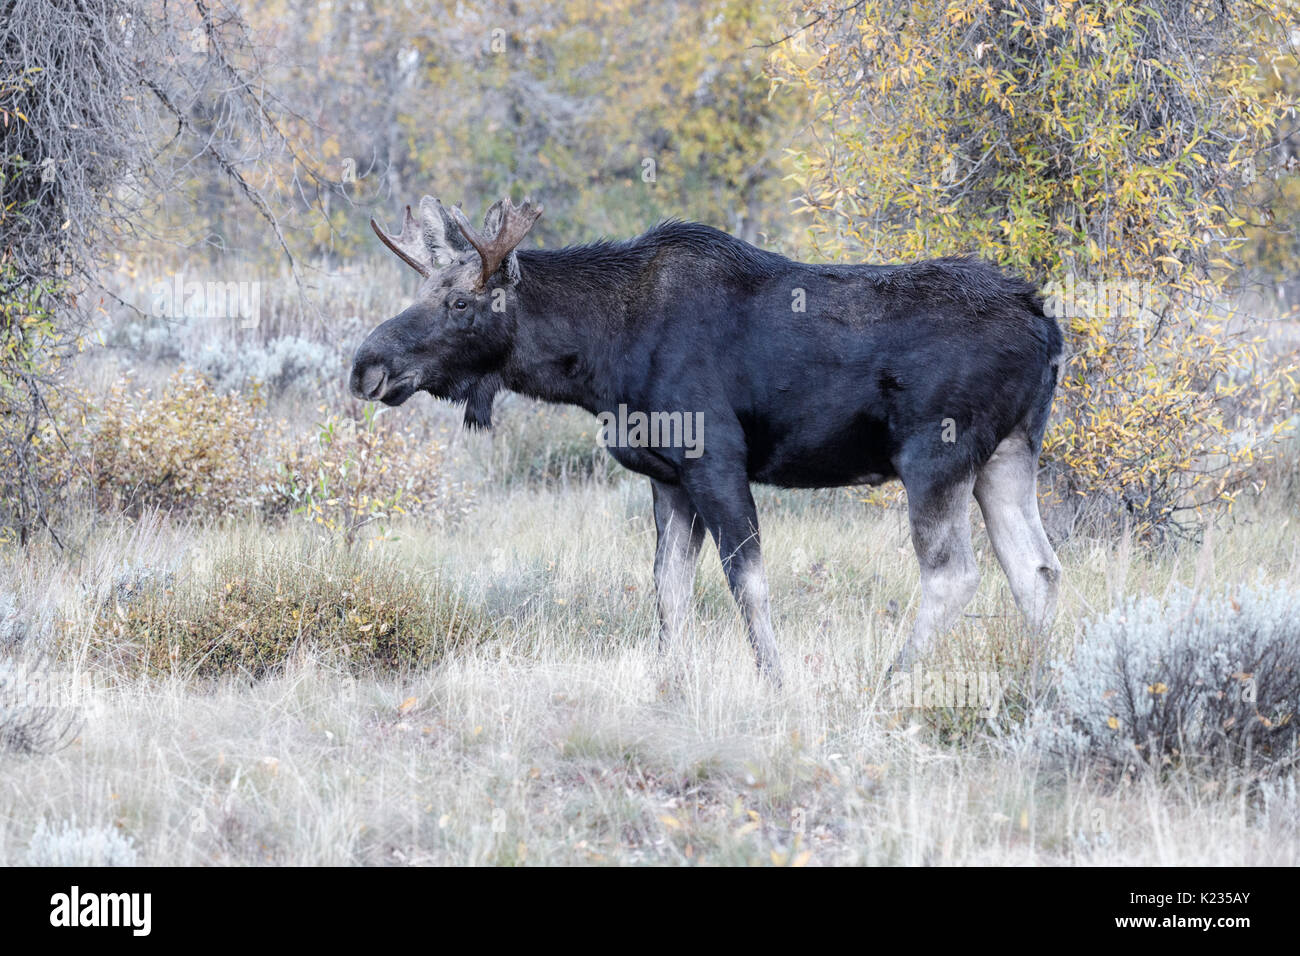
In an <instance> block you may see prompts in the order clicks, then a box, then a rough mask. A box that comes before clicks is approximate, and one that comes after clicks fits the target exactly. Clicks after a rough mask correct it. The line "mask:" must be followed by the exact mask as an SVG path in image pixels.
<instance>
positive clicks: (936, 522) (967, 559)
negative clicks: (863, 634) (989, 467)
mask: <svg viewBox="0 0 1300 956" xmlns="http://www.w3.org/2000/svg"><path fill="white" fill-rule="evenodd" d="M974 483H975V479H974V477H971V478H964V479H960V480H959V481H957V482H956V483H955V484H952V485H949V486H948V487H946V488H933V489H932V488H924V489H914V488H909V489H908V490H907V516H908V521H909V522H910V524H911V528H912V547H913V549H915V551H916V558H917V561H918V562H919V563H920V565H921V609H920V610H919V611H918V612H917V614H916V623H915V624H914V625H913V626H912V633H911V635H910V636H909V637H908V639H907V643H906V644H904V645H903V649H902V651H901V652H900V653H899V655H898V659H897V660H896V661H895V662H894V669H896V670H910V669H911V667H912V664H913V663H915V662H916V660H917V659H918V658H919V657H920V656H921V655H922V654H924V653H925V651H926V649H927V648H928V647H929V645H930V642H931V641H932V640H933V639H934V638H935V637H936V636H938V635H940V634H943V633H944V632H946V631H947V630H948V629H949V628H950V627H952V625H953V623H954V622H955V621H956V620H957V616H958V615H959V614H961V611H962V608H964V607H965V606H966V605H967V604H969V603H970V599H971V598H973V597H974V596H975V591H976V589H977V588H978V587H979V581H980V575H979V568H978V567H977V566H976V564H975V553H974V551H972V550H971V543H970V495H971V487H972V486H973V485H974Z"/></svg>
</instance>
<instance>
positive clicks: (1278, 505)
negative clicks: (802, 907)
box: [0, 439, 1300, 865]
mask: <svg viewBox="0 0 1300 956" xmlns="http://www.w3.org/2000/svg"><path fill="white" fill-rule="evenodd" d="M474 440H475V441H478V440H479V439H474ZM643 485H644V483H643V482H639V481H632V480H627V481H623V480H614V481H609V482H595V483H580V482H574V483H568V484H566V485H565V486H564V487H562V488H552V489H549V490H538V489H535V488H530V487H528V486H526V485H523V484H515V485H511V486H509V487H506V488H498V490H497V491H495V492H492V491H490V490H487V491H485V497H484V499H483V500H482V501H481V502H480V505H479V509H478V511H477V514H476V515H475V516H474V518H472V519H471V521H470V522H469V523H468V524H467V525H464V526H461V527H459V528H457V527H455V526H452V527H448V528H420V527H418V526H410V527H407V528H406V529H405V532H404V534H403V535H402V536H400V537H399V538H398V540H395V541H388V542H385V543H384V544H382V545H380V546H378V548H377V549H376V550H375V551H374V552H369V553H366V554H363V555H362V556H361V557H359V558H356V559H355V560H358V561H362V562H369V565H368V566H369V567H370V568H371V570H372V572H373V573H375V574H381V573H383V569H384V567H385V566H386V562H397V563H399V564H400V565H402V566H404V567H407V568H410V569H412V570H413V571H415V570H418V571H419V573H420V574H427V575H431V576H434V577H436V578H437V579H438V580H440V581H443V582H448V583H449V586H454V589H455V590H456V593H457V594H458V596H459V597H458V600H459V601H461V602H462V603H463V606H464V607H466V608H470V609H472V610H473V613H474V614H475V615H478V616H479V619H481V620H482V621H483V622H484V625H483V626H484V627H485V628H487V629H488V631H489V633H487V634H485V635H484V636H485V638H486V639H485V640H483V641H481V642H477V643H466V644H464V645H462V646H459V647H457V648H456V649H455V650H454V652H451V653H448V654H447V655H445V656H444V657H443V659H442V660H441V661H440V662H439V663H437V664H436V665H434V666H432V667H426V668H421V669H416V670H408V671H406V672H390V671H383V670H376V671H366V672H362V673H361V674H360V675H359V676H358V675H356V674H355V673H354V672H353V670H352V669H351V668H347V667H342V666H337V665H336V664H334V663H331V662H330V660H329V658H328V657H327V656H324V655H315V654H312V653H301V654H298V655H296V656H295V657H294V659H293V661H292V662H291V663H290V664H289V665H288V666H287V667H286V668H284V669H281V670H278V671H276V672H274V673H272V674H271V675H270V676H268V677H265V678H263V679H261V680H251V679H249V678H248V677H247V676H243V677H238V676H237V677H232V678H226V679H222V680H217V681H210V680H209V681H204V680H198V679H195V678H193V677H187V678H181V677H174V676H170V677H152V678H141V677H138V676H130V677H128V676H124V675H123V674H122V673H121V672H119V671H116V670H113V669H106V668H105V667H104V666H103V665H102V662H101V660H100V658H99V657H97V656H96V655H95V654H92V653H90V651H91V650H92V649H93V647H94V646H95V641H96V640H102V638H103V633H102V630H100V628H102V626H103V625H102V623H97V622H102V618H103V614H104V610H105V608H106V607H109V606H111V603H112V601H113V600H114V597H113V595H114V585H113V581H114V576H115V575H116V574H118V573H119V572H118V569H119V568H120V567H121V566H123V565H126V566H151V567H158V568H163V569H166V570H168V571H171V572H172V573H173V574H174V575H175V576H176V580H177V582H186V581H188V582H191V583H194V582H198V583H203V582H207V583H212V582H213V581H215V580H217V578H218V577H219V576H220V575H224V574H227V573H228V572H227V571H222V570H221V569H222V568H228V567H229V565H230V563H231V561H233V560H242V561H244V562H246V563H256V561H257V560H258V557H259V555H265V554H271V553H275V554H283V553H287V552H295V551H296V552H300V553H302V554H306V555H312V554H316V555H319V556H320V558H319V560H320V561H322V562H328V561H333V560H336V557H330V555H331V551H330V550H329V549H322V548H321V547H320V546H319V545H318V544H317V540H318V539H316V538H314V537H312V535H314V534H317V532H313V531H311V530H310V529H306V528H304V527H302V526H299V525H288V526H281V527H279V528H267V527H260V526H259V527H254V526H242V527H232V526H226V527H214V528H209V529H204V528H186V527H174V526H171V525H168V524H167V523H165V522H158V521H156V520H146V521H145V522H143V523H123V524H120V525H114V526H109V527H106V528H102V529H101V530H99V531H98V532H96V533H95V534H93V535H92V536H91V537H90V544H89V545H88V547H87V550H86V551H85V552H84V553H83V554H82V555H81V556H80V557H79V558H76V559H72V558H68V557H57V556H54V555H45V556H41V555H32V556H29V557H28V558H27V559H26V560H25V561H24V563H22V564H11V565H9V566H6V567H4V568H3V569H0V584H4V582H6V581H7V582H8V586H9V587H10V588H11V589H12V590H16V591H17V592H18V594H19V597H20V599H21V600H22V601H23V602H25V605H26V606H33V607H34V606H37V605H39V606H41V607H46V608H49V607H55V608H57V609H58V610H57V613H56V614H54V617H55V618H57V620H55V621H54V622H53V624H54V625H57V626H55V627H54V632H59V631H62V632H63V633H64V634H65V635H66V636H65V639H64V640H65V643H64V645H63V649H62V654H61V657H60V662H59V665H58V668H57V670H56V671H55V672H54V673H52V674H51V680H52V682H53V684H54V686H55V687H56V688H57V691H58V693H57V695H56V696H58V697H59V699H60V701H61V703H62V704H63V705H64V706H66V707H70V708H76V709H77V710H78V711H79V713H80V716H81V717H82V723H81V730H80V733H79V735H78V736H77V737H76V739H75V740H74V741H73V742H72V744H71V745H70V746H67V747H66V748H64V749H62V750H59V751H57V752H55V753H52V754H47V755H43V756H34V757H19V756H15V755H0V784H3V786H0V820H2V821H3V822H0V863H6V864H7V863H16V862H18V863H20V862H25V861H26V860H27V858H28V847H29V844H30V842H31V839H32V836H33V834H34V833H35V831H36V829H37V826H38V823H39V822H40V821H41V820H43V819H44V820H46V821H48V822H49V824H51V825H53V824H56V823H57V822H59V821H62V820H65V819H72V818H74V817H75V819H76V820H77V822H78V825H80V826H84V827H91V828H96V827H97V828H104V827H109V828H114V829H116V830H117V831H118V832H120V833H122V834H124V835H126V836H128V837H129V838H130V839H131V841H132V843H133V845H134V847H135V848H136V849H137V850H138V862H140V863H142V864H183V865H185V864H262V863H285V864H288V863H293V864H352V863H365V864H411V863H451V864H467V863H490V864H510V863H521V862H522V863H579V864H581V863H613V864H635V863H664V864H769V863H778V864H786V863H809V864H833V863H873V864H876V863H880V864H886V863H888V864H1101V863H1106V864H1138V863H1146V864H1257V863H1271V864H1295V863H1297V862H1300V840H1297V835H1298V834H1297V823H1296V820H1297V818H1298V817H1300V814H1298V813H1297V810H1300V807H1298V806H1297V801H1296V796H1295V790H1294V780H1293V779H1290V780H1285V779H1284V780H1283V781H1282V782H1280V783H1277V784H1269V785H1268V786H1257V787H1253V788H1252V787H1243V786H1241V785H1240V782H1239V781H1236V780H1232V779H1229V778H1226V777H1224V778H1215V777H1207V776H1194V775H1190V774H1186V775H1178V774H1176V775H1173V776H1169V777H1166V778H1164V779H1145V780H1136V781H1128V782H1124V783H1122V784H1120V785H1118V786H1117V785H1115V784H1112V783H1106V782H1105V781H1103V780H1101V779H1100V778H1097V777H1095V776H1093V775H1091V774H1090V773H1089V772H1088V770H1087V768H1075V769H1070V768H1055V767H1050V766H1048V765H1046V764H1044V763H1042V762H1040V757H1039V755H1038V754H1037V753H1036V752H1035V751H1034V750H1033V749H1032V748H1031V747H1028V746H1026V745H1024V744H1020V743H1016V742H1015V740H1016V738H1015V736H1014V733H1012V732H1013V731H1014V728H1015V722H1016V719H1017V717H1018V714H1017V710H1016V702H1017V701H1020V702H1021V703H1022V704H1023V703H1024V702H1026V701H1028V700H1029V699H1030V698H1031V697H1032V696H1033V695H1034V694H1035V693H1038V692H1039V691H1041V687H1036V686H1035V680H1036V679H1041V677H1042V674H1043V673H1044V665H1045V664H1046V663H1048V662H1050V661H1051V660H1052V659H1054V658H1056V657H1059V656H1060V655H1062V654H1064V653H1067V652H1068V649H1069V647H1070V646H1071V644H1072V642H1073V641H1074V639H1075V635H1076V633H1077V629H1078V626H1079V623H1080V622H1081V621H1082V620H1083V619H1084V618H1085V617H1087V616H1088V615H1091V614H1093V613H1098V612H1101V611H1104V610H1106V609H1108V608H1109V607H1111V606H1112V605H1113V603H1114V602H1115V601H1116V599H1117V598H1118V597H1120V596H1121V595H1124V594H1128V593H1138V592H1142V593H1155V594H1160V593H1163V591H1164V590H1165V589H1166V588H1168V587H1169V585H1170V583H1171V582H1173V581H1181V582H1184V583H1195V584H1200V585H1209V584H1222V583H1225V582H1231V581H1244V580H1248V579H1251V580H1253V579H1254V577H1255V575H1256V574H1257V573H1258V574H1262V575H1264V576H1265V578H1267V579H1270V580H1280V581H1289V582H1293V583H1300V554H1297V550H1298V548H1300V545H1298V544H1297V535H1295V533H1294V528H1292V527H1291V526H1290V520H1291V519H1290V518H1289V517H1288V516H1287V514H1286V512H1285V503H1284V502H1282V501H1280V500H1276V501H1272V502H1269V501H1265V502H1262V503H1256V504H1255V505H1253V506H1251V508H1250V509H1248V510H1246V511H1243V512H1242V513H1241V514H1240V515H1239V517H1238V520H1237V522H1236V523H1235V525H1234V526H1233V527H1231V528H1228V529H1225V530H1222V531H1220V532H1217V533H1216V534H1214V535H1213V536H1212V537H1211V538H1210V539H1208V541H1207V542H1206V544H1205V546H1203V547H1201V548H1191V549H1187V550H1185V551H1183V552H1181V553H1174V552H1169V553H1164V554H1162V555H1159V556H1154V557H1153V556H1149V555H1145V554H1143V553H1142V552H1140V551H1138V550H1135V549H1134V548H1132V547H1130V546H1129V545H1128V544H1126V543H1125V542H1123V541H1120V542H1114V541H1103V540H1087V539H1082V538H1080V539H1076V540H1074V541H1072V542H1070V543H1068V544H1067V545H1066V546H1065V547H1064V548H1063V549H1062V555H1061V557H1062V561H1063V563H1064V565H1065V569H1066V572H1065V573H1066V578H1065V580H1066V587H1065V593H1064V597H1063V604H1062V609H1061V617H1060V621H1059V624H1058V627H1057V628H1056V631H1055V634H1054V637H1053V639H1052V641H1051V642H1050V644H1049V645H1048V646H1042V645H1040V644H1038V643H1036V642H1033V641H1031V640H1029V639H1028V638H1027V637H1026V635H1025V634H1024V633H1023V631H1022V630H1021V628H1020V625H1019V621H1018V619H1017V618H1016V617H1015V615H1014V611H1013V609H1012V607H1011V605H1010V599H1009V596H1008V592H1007V590H1006V586H1005V580H1004V579H1003V577H1002V575H1001V573H1000V572H999V571H998V570H997V569H996V566H995V565H994V564H993V562H992V559H991V557H990V556H989V554H988V552H989V549H988V547H987V543H986V542H985V541H984V539H983V533H982V531H980V532H979V533H978V535H977V550H981V551H982V552H983V553H982V555H981V566H982V568H983V570H984V577H983V582H982V585H981V588H980V592H979V595H978V597H977V599H976V601H975V602H974V604H973V605H972V606H971V608H970V616H968V617H967V618H966V619H965V620H964V621H963V622H962V624H961V625H960V626H959V628H958V630H957V632H955V633H954V635H953V636H952V637H951V639H950V640H949V642H948V644H947V645H946V648H945V649H944V650H943V651H941V652H940V653H939V656H938V657H936V659H935V660H934V661H933V662H932V666H934V667H948V668H966V667H971V666H991V667H993V668H995V669H996V672H997V673H998V675H999V677H1000V679H1001V680H1002V681H1003V682H1004V684H1005V685H1006V686H1008V687H1009V688H1011V690H1012V693H1010V694H1009V695H1008V706H1004V708H1003V710H1002V712H1001V713H1000V715H999V718H998V719H997V720H996V721H995V722H994V723H993V724H992V725H990V724H989V723H988V722H986V721H983V720H981V719H978V718H976V717H975V716H974V715H973V713H972V712H971V711H970V710H961V711H954V710H951V709H948V710H920V711H897V710H891V709H889V708H888V707H886V706H884V701H883V699H882V696H881V688H880V687H879V681H880V676H881V673H882V670H883V667H884V664H885V663H886V662H887V661H888V659H889V658H890V655H891V653H892V651H893V649H894V648H895V646H896V645H897V643H898V642H899V641H900V640H901V638H902V635H903V633H904V630H905V628H906V626H907V625H908V623H909V622H910V618H911V614H912V613H913V612H914V610H915V605H916V601H917V597H918V595H917V573H916V568H915V561H914V559H913V558H912V556H911V551H910V545H909V542H908V538H907V533H906V523H905V519H904V516H903V514H902V513H901V512H896V511H879V510H867V509H865V508H864V507H863V506H861V505H857V504H855V503H853V502H852V501H851V499H850V498H849V497H848V496H846V495H843V494H839V493H834V492H828V493H818V494H799V495H793V494H792V495H784V494H775V493H765V494H763V495H761V496H760V509H761V512H762V514H763V517H764V519H765V521H766V525H765V538H764V544H765V549H766V552H767V559H768V565H769V575H770V578H771V586H772V593H773V598H774V605H775V615H776V624H777V627H778V632H779V636H780V642H781V645H782V648H783V652H784V655H785V663H786V668H787V681H786V684H785V686H784V688H783V689H782V690H780V691H775V690H773V689H772V688H771V687H769V686H767V685H765V684H764V683H762V682H761V681H760V680H759V679H758V678H757V677H756V676H755V674H754V671H753V667H752V663H751V660H750V657H749V651H748V647H747V645H746V643H745V641H744V639H743V636H742V632H741V629H740V626H739V622H738V620H737V616H736V613H735V611H734V608H733V606H732V603H731V601H730V598H729V596H728V595H727V593H726V589H725V586H724V583H723V580H722V576H721V573H720V570H719V568H718V562H717V558H716V556H715V555H712V554H707V553H706V556H705V559H704V561H703V562H702V566H701V575H700V581H699V584H698V585H697V591H696V605H697V620H698V623H697V627H696V634H695V635H694V636H693V638H692V639H691V640H690V642H689V643H688V644H686V645H685V646H683V647H682V648H681V653H679V654H676V655H674V656H673V657H672V658H671V659H669V660H667V661H665V660H662V659H661V658H660V657H659V656H658V654H657V653H656V651H655V635H656V625H655V613H654V601H653V584H652V579H651V554H652V549H653V525H652V523H651V521H650V518H649V495H648V491H647V489H646V488H645V487H643ZM307 573H310V572H307ZM178 586H179V584H178ZM991 729H993V730H998V731H1000V733H1001V734H1002V736H997V735H996V734H994V733H992V732H991ZM1288 787H1289V788H1290V789H1288Z"/></svg>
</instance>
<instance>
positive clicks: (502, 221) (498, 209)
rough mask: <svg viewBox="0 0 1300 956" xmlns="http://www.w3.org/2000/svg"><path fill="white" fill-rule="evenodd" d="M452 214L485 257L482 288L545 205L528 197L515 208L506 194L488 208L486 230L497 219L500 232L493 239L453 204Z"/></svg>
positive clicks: (479, 253) (481, 256) (481, 257)
mask: <svg viewBox="0 0 1300 956" xmlns="http://www.w3.org/2000/svg"><path fill="white" fill-rule="evenodd" d="M451 214H452V215H453V216H455V217H456V224H457V225H458V226H460V231H461V232H462V233H464V235H465V239H466V241H467V242H468V243H469V244H470V245H471V246H473V247H474V248H475V249H477V250H478V255H479V258H480V259H482V260H483V273H482V275H481V276H480V277H479V283H478V284H479V288H483V287H484V286H486V285H487V283H488V279H490V278H492V274H493V273H494V272H496V271H497V269H499V268H501V263H503V262H505V261H506V259H507V258H508V257H509V255H510V253H512V252H514V249H515V246H517V245H519V243H521V242H522V241H523V239H524V236H526V235H528V230H530V229H532V228H533V223H535V222H537V219H538V217H539V216H541V214H542V206H541V204H540V203H539V204H538V205H536V206H534V205H533V203H532V200H529V199H525V200H524V201H523V203H521V204H520V205H519V206H518V207H516V206H515V205H513V204H512V203H511V202H510V197H509V196H507V197H505V198H504V199H502V200H501V201H500V202H498V203H496V204H495V205H494V206H493V207H492V208H491V209H489V210H488V214H487V218H486V220H485V221H484V223H483V226H484V229H485V230H488V231H490V230H491V228H492V226H493V225H494V222H493V220H494V218H495V219H496V220H497V222H496V225H497V234H496V236H495V237H493V238H491V239H488V238H486V237H484V236H483V235H481V234H480V233H479V232H477V231H476V230H475V229H474V227H473V226H471V225H470V224H469V220H468V219H466V218H465V214H464V213H463V212H461V210H460V207H458V206H453V207H452V210H451ZM494 214H495V216H494ZM398 254H399V255H400V253H398Z"/></svg>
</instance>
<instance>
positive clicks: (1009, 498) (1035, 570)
mask: <svg viewBox="0 0 1300 956" xmlns="http://www.w3.org/2000/svg"><path fill="white" fill-rule="evenodd" d="M975 498H976V500H977V501H979V504H980V511H981V512H982V513H983V515H984V524H985V526H986V527H987V528H988V533H989V540H990V541H992V542H993V550H994V552H995V553H996V554H997V556H998V563H999V564H1001V565H1002V570H1003V571H1004V572H1006V575H1007V580H1008V581H1010V582H1011V593H1012V594H1013V595H1014V596H1015V599H1016V605H1017V606H1018V607H1019V608H1020V610H1021V613H1023V614H1024V615H1025V617H1026V618H1027V619H1028V621H1029V625H1030V627H1032V628H1034V629H1035V630H1038V631H1041V630H1045V629H1046V628H1047V627H1049V626H1050V625H1051V623H1052V621H1053V619H1054V618H1055V617H1056V598H1057V590H1058V588H1059V582H1060V579H1061V563H1060V562H1059V561H1058V560H1057V559H1056V554H1055V552H1053V551H1052V545H1051V542H1049V541H1048V540H1047V533H1046V532H1045V531H1043V522H1042V519H1041V518H1040V517H1039V514H1038V453H1037V451H1036V450H1035V449H1034V448H1032V447H1031V446H1030V444H1029V441H1028V440H1027V439H1026V438H1025V436H1024V435H1023V434H1021V433H1017V434H1014V435H1011V436H1009V437H1008V438H1007V439H1006V440H1004V441H1003V442H1002V444H1000V445H998V447H997V450H996V451H995V452H994V453H993V457H992V458H990V459H989V460H988V462H987V463H986V464H985V465H984V467H983V468H981V469H980V472H979V475H978V477H977V479H976V481H975Z"/></svg>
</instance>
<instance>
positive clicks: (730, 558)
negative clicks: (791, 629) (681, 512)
mask: <svg viewBox="0 0 1300 956" xmlns="http://www.w3.org/2000/svg"><path fill="white" fill-rule="evenodd" d="M688 487H689V488H690V492H691V501H692V502H694V504H695V508H696V511H697V512H698V513H699V515H700V517H701V518H702V519H703V521H704V525H705V527H706V528H708V529H709V533H710V534H711V535H713V540H714V541H715V542H716V543H717V545H718V555H719V556H720V557H721V558H722V570H723V572H724V573H725V574H726V576H727V584H728V585H729V586H730V588H731V594H732V597H734V598H735V599H736V604H738V605H739V606H740V611H741V613H742V614H743V615H744V617H745V625H746V627H747V628H748V631H749V643H750V645H751V646H752V647H753V648H754V660H755V663H757V665H758V670H759V673H761V674H763V675H765V676H767V677H768V678H770V679H771V680H772V681H773V682H774V683H775V684H777V686H780V684H781V660H780V656H779V655H778V653H777V650H776V635H775V633H774V632H773V630H772V610H771V607H770V605H769V602H768V593H767V575H766V573H765V572H764V571H763V553H762V548H761V547H760V545H759V538H758V509H757V508H756V507H755V505H754V496H753V495H752V494H751V493H750V490H749V481H748V479H747V478H746V477H745V476H744V475H743V474H740V475H737V476H732V477H731V478H729V479H722V480H720V478H719V476H716V475H697V476H694V479H693V481H692V482H691V484H690V485H689V486H688Z"/></svg>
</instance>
